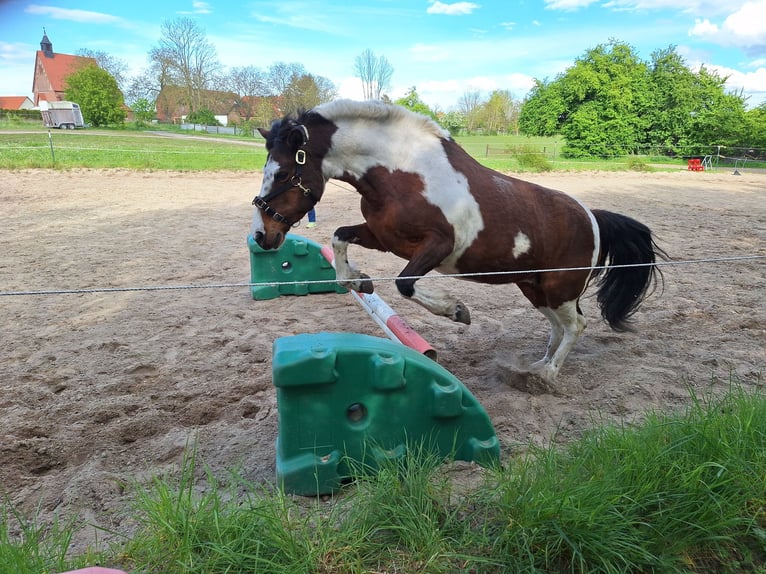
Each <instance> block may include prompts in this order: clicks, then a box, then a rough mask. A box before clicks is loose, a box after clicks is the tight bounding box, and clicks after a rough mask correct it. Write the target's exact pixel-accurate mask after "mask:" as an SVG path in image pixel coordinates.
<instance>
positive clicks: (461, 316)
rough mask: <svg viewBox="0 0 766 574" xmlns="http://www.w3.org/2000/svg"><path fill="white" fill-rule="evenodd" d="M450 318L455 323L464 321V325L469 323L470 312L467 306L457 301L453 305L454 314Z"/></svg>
mask: <svg viewBox="0 0 766 574" xmlns="http://www.w3.org/2000/svg"><path fill="white" fill-rule="evenodd" d="M452 320H453V321H456V322H457V323H465V324H466V325H470V324H471V312H470V311H469V310H468V307H466V306H465V305H463V304H462V303H458V304H456V305H455V314H454V316H453V318H452Z"/></svg>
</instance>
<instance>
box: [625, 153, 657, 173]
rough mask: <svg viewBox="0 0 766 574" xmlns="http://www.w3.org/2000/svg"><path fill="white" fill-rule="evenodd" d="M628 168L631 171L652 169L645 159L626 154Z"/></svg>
mask: <svg viewBox="0 0 766 574" xmlns="http://www.w3.org/2000/svg"><path fill="white" fill-rule="evenodd" d="M627 164H628V169H629V170H632V171H652V168H651V166H650V165H649V164H648V163H646V160H645V159H643V158H640V157H636V156H634V155H631V156H628V161H627Z"/></svg>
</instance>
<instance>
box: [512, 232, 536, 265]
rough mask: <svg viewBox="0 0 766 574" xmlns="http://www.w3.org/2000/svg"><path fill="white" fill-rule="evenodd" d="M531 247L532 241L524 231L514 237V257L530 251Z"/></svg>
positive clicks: (516, 257)
mask: <svg viewBox="0 0 766 574" xmlns="http://www.w3.org/2000/svg"><path fill="white" fill-rule="evenodd" d="M531 248H532V242H531V241H530V240H529V237H527V236H526V234H524V233H523V232H521V231H519V232H518V233H517V234H516V237H514V238H513V257H514V258H515V259H518V258H519V257H521V256H522V255H524V254H525V253H529V250H530V249H531Z"/></svg>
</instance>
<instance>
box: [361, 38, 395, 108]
mask: <svg viewBox="0 0 766 574" xmlns="http://www.w3.org/2000/svg"><path fill="white" fill-rule="evenodd" d="M354 74H355V75H356V77H357V78H359V79H360V80H362V91H363V92H364V99H365V100H379V99H381V95H382V94H383V90H387V89H388V88H389V86H390V84H391V76H393V75H394V68H393V66H391V64H390V63H389V61H388V60H387V59H386V58H385V56H376V55H375V52H373V51H372V50H370V49H369V48H368V49H367V50H365V51H364V52H362V53H361V54H359V55H358V56H357V57H356V59H355V60H354Z"/></svg>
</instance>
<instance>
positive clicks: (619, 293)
mask: <svg viewBox="0 0 766 574" xmlns="http://www.w3.org/2000/svg"><path fill="white" fill-rule="evenodd" d="M592 211H593V215H594V216H595V217H596V221H597V222H598V228H599V235H600V238H601V252H600V254H599V258H598V265H599V266H604V265H606V266H607V268H606V269H604V270H598V271H596V273H595V275H594V276H597V275H599V274H601V273H603V275H602V276H601V277H600V278H599V280H598V283H597V284H596V286H597V293H596V300H597V301H598V304H599V307H600V308H601V316H602V317H603V318H604V321H606V322H607V323H608V324H609V326H610V327H611V328H612V329H614V330H615V331H629V330H630V317H631V315H633V313H635V312H636V311H637V310H638V308H639V307H640V306H641V302H642V301H643V300H644V298H645V297H646V296H647V295H648V294H649V293H650V292H651V291H653V290H654V287H655V286H656V284H657V281H658V280H659V281H660V282H661V281H662V273H661V271H660V270H659V269H658V268H657V267H656V266H655V265H654V263H655V262H656V259H657V257H660V258H661V259H667V258H668V257H667V254H666V253H665V252H664V251H663V250H662V249H660V248H659V247H658V246H657V244H656V243H655V241H654V238H653V237H652V232H651V230H650V229H649V228H648V227H647V226H646V225H644V224H643V223H640V222H638V221H636V220H635V219H632V218H630V217H627V216H625V215H620V214H619V213H612V212H611V211H604V210H602V209H594V210H592Z"/></svg>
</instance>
